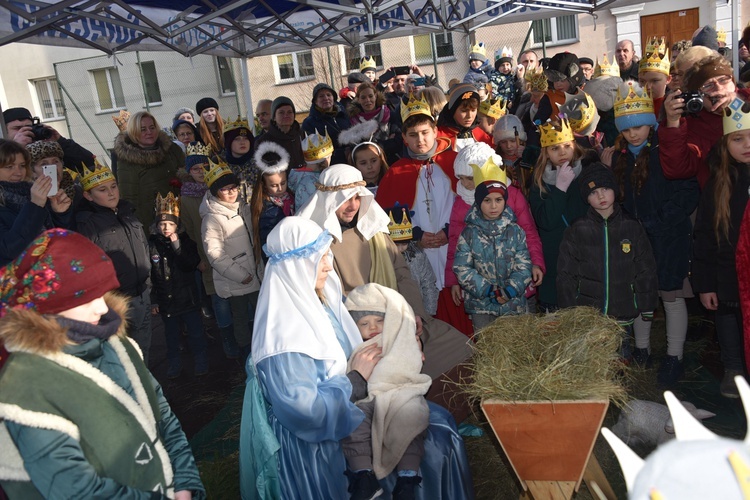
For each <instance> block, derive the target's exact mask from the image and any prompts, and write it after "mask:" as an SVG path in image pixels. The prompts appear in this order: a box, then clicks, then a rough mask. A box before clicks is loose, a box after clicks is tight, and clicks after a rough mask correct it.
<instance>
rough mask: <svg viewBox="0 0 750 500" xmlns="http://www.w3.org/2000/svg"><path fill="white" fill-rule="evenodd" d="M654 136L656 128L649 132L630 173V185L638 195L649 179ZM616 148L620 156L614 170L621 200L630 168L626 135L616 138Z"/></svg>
mask: <svg viewBox="0 0 750 500" xmlns="http://www.w3.org/2000/svg"><path fill="white" fill-rule="evenodd" d="M653 137H654V128H653V127H651V130H650V131H649V133H648V139H646V146H645V147H644V148H643V149H641V152H640V153H638V156H637V157H636V158H635V165H634V166H633V172H632V173H631V174H630V185H631V187H632V188H633V191H634V192H635V194H636V195H639V194H641V189H643V185H644V184H646V180H647V179H648V160H649V157H650V156H651V139H653ZM615 149H616V150H619V151H620V156H619V157H618V158H617V163H615V165H614V168H613V169H612V171H613V172H614V174H615V177H616V178H617V183H618V184H619V185H620V192H619V193H618V195H619V198H620V201H622V200H623V199H624V198H625V173H626V172H627V170H628V141H627V140H625V137H624V136H623V135H622V134H620V135H618V136H617V139H615Z"/></svg>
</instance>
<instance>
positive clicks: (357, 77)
mask: <svg viewBox="0 0 750 500" xmlns="http://www.w3.org/2000/svg"><path fill="white" fill-rule="evenodd" d="M369 80H370V79H369V78H367V77H366V76H365V75H364V73H360V72H359V71H355V72H353V73H349V76H347V77H346V83H364V82H367V81H369Z"/></svg>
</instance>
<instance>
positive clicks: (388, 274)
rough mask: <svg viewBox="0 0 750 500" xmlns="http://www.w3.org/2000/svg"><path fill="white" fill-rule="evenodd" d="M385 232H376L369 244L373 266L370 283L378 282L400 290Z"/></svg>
mask: <svg viewBox="0 0 750 500" xmlns="http://www.w3.org/2000/svg"><path fill="white" fill-rule="evenodd" d="M386 238H389V236H386V235H385V233H375V235H373V237H372V238H370V241H368V244H369V246H370V256H371V259H372V266H371V267H370V283H378V284H380V285H383V286H385V287H388V288H391V289H393V290H398V281H397V279H396V271H395V270H394V269H393V262H392V261H391V254H390V253H388V244H387V242H386V240H385V239H386Z"/></svg>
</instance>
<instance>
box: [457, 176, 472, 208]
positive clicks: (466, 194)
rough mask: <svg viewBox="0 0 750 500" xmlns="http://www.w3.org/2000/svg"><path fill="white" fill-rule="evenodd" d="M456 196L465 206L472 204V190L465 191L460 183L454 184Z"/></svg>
mask: <svg viewBox="0 0 750 500" xmlns="http://www.w3.org/2000/svg"><path fill="white" fill-rule="evenodd" d="M456 194H457V195H458V196H460V197H461V199H462V200H464V201H465V202H466V204H467V205H469V206H472V205H473V204H474V189H466V188H465V187H464V185H463V184H461V182H460V181H459V182H458V184H456Z"/></svg>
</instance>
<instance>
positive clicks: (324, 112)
mask: <svg viewBox="0 0 750 500" xmlns="http://www.w3.org/2000/svg"><path fill="white" fill-rule="evenodd" d="M315 111H317V112H318V113H320V114H321V115H327V116H334V117H335V116H336V115H338V114H339V109H338V106H337V105H336V104H334V105H333V108H332V109H329V110H325V109H323V108H319V107H318V106H315Z"/></svg>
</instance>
